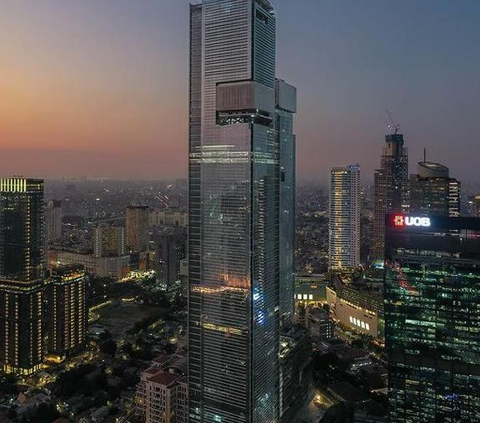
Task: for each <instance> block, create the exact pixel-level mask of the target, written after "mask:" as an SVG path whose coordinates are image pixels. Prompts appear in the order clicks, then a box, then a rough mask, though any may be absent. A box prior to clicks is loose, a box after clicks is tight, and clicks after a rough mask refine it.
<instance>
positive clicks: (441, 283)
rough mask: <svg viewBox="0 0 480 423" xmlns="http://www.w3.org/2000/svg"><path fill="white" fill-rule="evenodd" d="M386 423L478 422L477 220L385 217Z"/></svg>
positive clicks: (479, 262) (479, 247) (479, 311)
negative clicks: (387, 373)
mask: <svg viewBox="0 0 480 423" xmlns="http://www.w3.org/2000/svg"><path fill="white" fill-rule="evenodd" d="M385 319H386V348H387V352H388V359H389V397H390V422H391V423H414V422H415V423H418V422H422V423H429V422H432V423H434V422H444V423H462V422H465V423H467V422H480V219H474V218H448V217H415V216H411V215H403V214H396V215H395V214H393V215H388V216H387V220H386V270H385Z"/></svg>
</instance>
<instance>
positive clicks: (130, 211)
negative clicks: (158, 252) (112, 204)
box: [126, 206, 150, 253]
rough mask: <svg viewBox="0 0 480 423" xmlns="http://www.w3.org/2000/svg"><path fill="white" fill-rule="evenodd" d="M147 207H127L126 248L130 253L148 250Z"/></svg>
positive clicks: (148, 210)
mask: <svg viewBox="0 0 480 423" xmlns="http://www.w3.org/2000/svg"><path fill="white" fill-rule="evenodd" d="M149 215H150V209H149V208H148V206H129V207H127V215H126V233H127V248H128V249H129V250H130V252H132V253H139V252H142V251H146V250H147V249H148V234H149V233H148V231H149Z"/></svg>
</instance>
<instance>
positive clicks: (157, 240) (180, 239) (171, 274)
mask: <svg viewBox="0 0 480 423" xmlns="http://www.w3.org/2000/svg"><path fill="white" fill-rule="evenodd" d="M153 238H154V246H155V247H154V248H155V262H156V264H155V270H156V271H157V280H158V281H159V282H160V283H162V284H164V285H165V286H167V287H170V286H172V285H173V284H174V283H175V282H177V281H179V280H180V278H181V275H180V270H181V269H180V265H181V261H182V260H184V259H185V258H186V256H187V233H186V232H185V231H184V230H176V231H174V232H171V231H169V232H162V233H159V234H155V235H154V237H153Z"/></svg>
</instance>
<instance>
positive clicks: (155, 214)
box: [149, 209, 188, 228]
mask: <svg viewBox="0 0 480 423" xmlns="http://www.w3.org/2000/svg"><path fill="white" fill-rule="evenodd" d="M149 225H150V227H152V226H153V227H156V226H175V227H181V228H185V227H187V226H188V213H187V212H186V211H183V210H178V209H168V210H150V213H149Z"/></svg>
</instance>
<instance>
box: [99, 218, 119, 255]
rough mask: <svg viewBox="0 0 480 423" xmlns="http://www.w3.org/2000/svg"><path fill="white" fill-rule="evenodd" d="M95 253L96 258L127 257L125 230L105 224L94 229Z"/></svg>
mask: <svg viewBox="0 0 480 423" xmlns="http://www.w3.org/2000/svg"><path fill="white" fill-rule="evenodd" d="M93 252H94V255H95V257H118V256H123V255H125V253H126V248H125V228H123V227H121V226H112V225H105V224H104V225H99V226H97V227H96V228H94V230H93Z"/></svg>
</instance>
